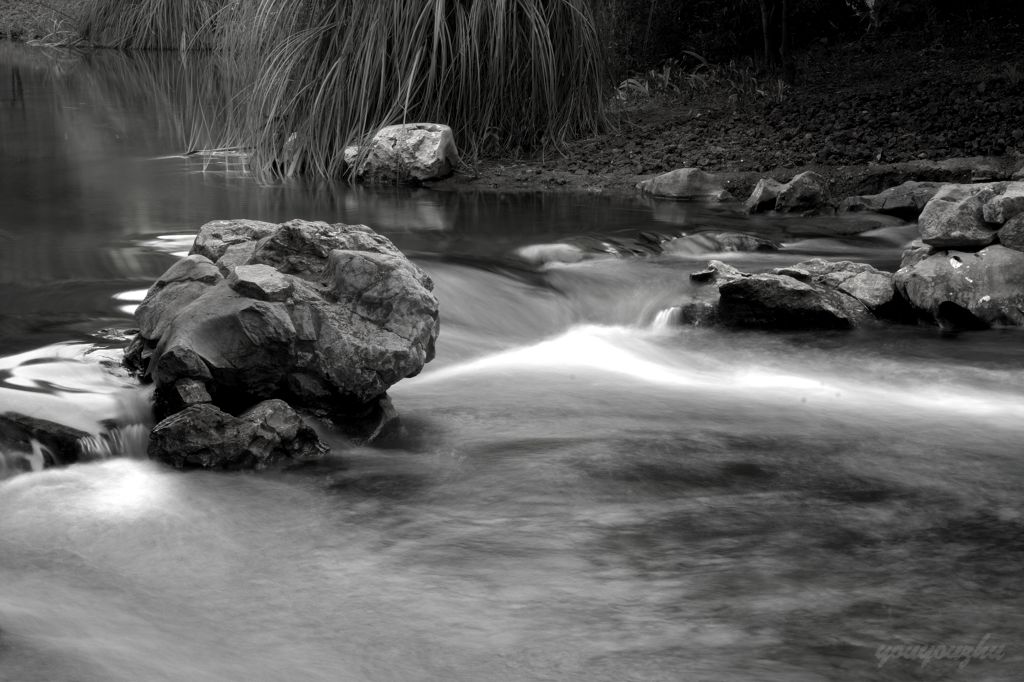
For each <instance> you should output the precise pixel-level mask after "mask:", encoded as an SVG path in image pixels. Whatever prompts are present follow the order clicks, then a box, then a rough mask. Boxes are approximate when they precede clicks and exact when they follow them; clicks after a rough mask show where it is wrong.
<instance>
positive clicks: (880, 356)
mask: <svg viewBox="0 0 1024 682" xmlns="http://www.w3.org/2000/svg"><path fill="white" fill-rule="evenodd" d="M194 68H201V65H200V64H191V65H182V64H181V63H180V62H178V61H176V60H175V58H174V57H172V56H169V55H143V56H140V57H136V58H134V59H133V58H129V57H126V56H124V55H117V54H105V53H98V54H72V53H64V52H56V51H43V50H41V49H39V48H30V47H26V46H23V45H13V44H10V43H5V42H2V41H0V294H2V295H0V413H4V412H9V411H11V412H18V413H20V414H26V415H29V416H33V417H37V418H40V419H47V420H50V421H55V422H59V423H61V424H66V425H69V426H74V427H75V428H80V429H83V430H86V431H90V432H93V433H99V431H100V430H102V428H103V427H102V424H104V423H108V424H109V423H116V424H118V425H120V426H121V427H122V432H123V434H124V435H123V437H122V438H120V439H119V440H118V443H117V445H118V447H116V448H111V449H110V452H109V453H107V454H108V455H109V456H104V457H102V458H101V459H98V460H97V461H94V462H89V463H82V464H76V465H72V466H68V467H64V468H52V469H46V470H44V471H26V470H28V469H33V468H34V467H33V466H32V464H33V461H34V460H33V453H32V452H28V451H16V450H13V449H10V448H7V450H5V451H3V452H0V680H3V681H4V682H7V681H10V682H121V681H124V682H129V681H131V682H136V681H139V680H145V681H154V682H155V681H163V680H168V681H188V682H206V681H214V680H225V681H236V680H237V681H241V680H247V681H248V680H267V681H273V680H297V681H298V680H344V681H346V682H348V681H355V682H358V681H363V680H366V681H403V682H404V681H409V680H451V681H454V680H465V681H491V680H494V681H503V680H580V681H583V680H586V681H594V682H604V681H607V682H621V681H624V680H666V681H668V680H672V681H676V680H707V681H709V682H710V681H715V682H718V681H733V680H737V681H739V680H743V681H747V680H750V681H779V682H782V681H797V682H803V681H808V682H810V681H829V680H875V679H878V680H954V679H963V680H1007V681H1009V680H1019V679H1020V674H1021V671H1022V670H1024V598H1022V597H1024V499H1022V495H1021V490H1022V489H1024V457H1022V455H1024V446H1022V443H1024V343H1022V341H1024V336H1022V332H1021V331H1020V330H1016V329H1007V330H992V331H988V332H971V333H963V334H960V335H957V336H948V337H943V336H940V335H939V334H938V332H937V330H936V329H932V328H926V327H911V326H906V327H901V326H881V327H872V328H866V329H860V330H856V331H852V332H843V333H840V332H829V333H765V332H737V331H727V330H718V329H708V328H700V327H680V326H677V325H673V324H671V323H670V318H671V315H669V314H667V313H666V312H665V311H667V310H669V309H671V307H672V306H674V305H677V304H678V303H679V302H681V301H683V300H686V298H687V297H688V296H689V295H690V294H692V291H693V289H692V287H693V284H691V282H690V280H689V278H688V276H687V275H688V273H689V272H692V271H695V270H699V269H701V268H702V267H703V264H704V263H705V262H706V261H707V260H708V259H710V258H720V259H723V260H726V261H727V262H729V263H731V264H733V265H735V266H736V267H739V268H740V269H743V270H747V271H752V270H759V269H766V268H770V267H777V266H781V265H789V264H792V263H795V262H798V261H799V260H803V259H806V258H810V257H816V256H820V257H825V258H833V259H849V260H856V261H862V262H868V263H871V264H873V265H875V266H877V267H880V268H884V269H887V270H893V269H895V268H896V267H898V262H899V254H900V250H901V248H902V246H903V245H905V244H906V243H907V242H909V241H910V240H912V239H913V238H914V237H915V236H916V230H915V227H914V226H913V225H909V226H901V225H892V226H887V227H882V228H880V229H875V230H871V231H869V232H866V233H863V234H860V235H857V236H835V235H836V233H837V232H845V231H848V230H846V229H845V228H844V229H839V228H841V227H842V226H837V219H835V218H830V219H813V220H812V219H800V218H787V219H782V218H765V217H759V218H751V217H747V216H745V215H743V214H741V213H740V212H737V211H735V210H734V209H730V208H728V207H707V206H704V207H702V206H696V205H688V204H675V203H671V202H657V201H653V200H649V199H642V198H639V197H637V198H622V197H619V198H616V197H607V196H602V195H596V194H595V195H592V196H590V195H554V194H549V195H538V194H527V193H500V192H493V193H486V194H483V193H481V194H474V193H448V192H437V191H430V190H426V189H398V188H396V189H384V190H369V189H365V188H347V187H344V186H341V185H334V184H329V183H320V184H315V185H314V184H306V183H301V182H297V181H294V182H292V181H290V182H285V183H281V184H278V185H273V186H266V185H261V184H259V183H257V182H256V181H255V180H254V179H253V178H252V177H250V176H249V175H247V174H246V173H245V172H244V170H243V168H242V167H241V165H240V163H239V162H238V160H237V158H233V157H232V156H231V155H220V156H205V157H204V156H202V155H194V156H184V155H182V151H183V150H184V149H185V147H186V144H185V138H186V137H187V134H188V133H189V127H190V125H191V126H193V127H194V125H195V123H194V107H195V101H194V97H195V96H196V93H195V92H193V91H189V90H187V88H185V86H184V85H182V83H184V84H186V85H187V84H188V83H190V82H192V80H190V79H189V78H185V77H182V75H181V73H180V72H181V71H182V70H183V69H194ZM190 116H192V117H193V118H190ZM190 120H192V121H193V122H192V123H191V124H190V123H189V121H190ZM222 218H252V219H258V220H264V221H272V222H280V221H284V220H287V219H291V218H305V219H310V220H325V221H328V222H346V223H365V224H367V225H370V226H371V227H373V228H374V229H376V230H377V231H379V232H381V233H382V234H385V235H387V236H388V237H390V238H391V239H392V240H393V241H394V242H395V243H396V245H397V246H398V247H399V248H401V249H402V250H403V251H404V252H405V253H406V254H408V255H409V256H410V257H411V258H412V259H413V260H414V261H415V262H416V263H417V264H418V265H420V266H421V267H422V268H424V269H425V270H426V271H427V272H428V273H429V274H430V275H431V277H432V278H433V279H434V281H435V283H436V291H435V293H436V294H437V297H438V300H439V301H440V305H441V319H442V321H441V336H440V338H439V341H438V347H437V351H438V354H437V358H436V359H435V360H434V362H432V363H431V364H429V365H428V366H427V367H426V368H425V370H424V371H423V372H422V374H420V375H419V376H417V377H415V378H413V379H406V380H404V381H402V382H400V383H399V384H397V385H396V386H394V387H393V388H392V390H391V391H390V395H391V397H392V399H393V401H394V404H395V407H396V408H397V410H398V412H399V413H400V415H401V419H402V423H403V427H404V428H403V432H402V434H401V436H400V437H397V438H394V439H392V440H389V441H388V442H387V444H386V446H382V447H356V448H346V447H344V445H343V443H342V442H341V439H340V438H339V437H336V436H334V435H332V433H331V432H330V431H329V430H327V429H324V430H323V435H324V437H325V439H327V440H328V442H330V443H332V444H333V445H334V446H335V447H334V450H333V452H332V454H331V455H330V456H328V457H327V458H325V459H324V460H323V461H320V462H316V463H311V464H304V465H301V466H295V467H291V468H284V469H280V470H271V471H264V472H259V473H255V474H254V473H211V472H204V471H191V472H179V471H175V470H172V469H170V468H167V467H165V466H162V465H159V464H157V463H155V462H150V461H148V460H147V459H146V456H145V427H148V426H149V425H151V424H150V422H149V421H148V420H150V416H149V405H148V394H147V393H146V391H145V390H144V389H142V388H139V387H138V386H136V385H134V384H133V383H132V382H131V381H129V380H127V379H125V378H123V377H119V376H117V375H115V374H112V373H111V372H109V371H108V370H107V369H106V368H105V367H104V362H107V363H109V362H111V361H116V359H117V357H118V353H119V349H120V348H121V347H122V346H123V343H124V332H125V330H127V329H129V328H130V327H131V326H132V324H133V321H132V318H131V312H132V310H133V309H134V306H135V305H137V304H138V302H139V301H140V300H141V297H142V296H143V295H144V293H145V290H146V288H147V287H148V286H149V285H150V284H151V283H152V282H153V281H154V280H155V279H156V277H157V276H159V275H160V274H161V273H162V272H163V271H164V270H165V269H166V268H167V267H168V266H169V265H170V264H172V263H173V262H174V261H175V259H176V258H178V257H180V256H181V255H183V254H184V253H186V252H187V251H188V249H189V247H190V245H191V242H192V239H193V237H194V235H195V233H196V231H197V230H198V228H199V227H200V226H201V225H202V224H203V223H205V222H207V221H210V220H214V219H222ZM707 231H731V232H735V231H739V232H745V233H749V234H755V235H759V236H763V237H766V238H769V239H773V240H777V241H779V242H781V243H782V248H781V249H780V250H778V251H755V252H747V253H739V252H727V253H726V252H715V251H714V250H709V249H708V247H707V244H706V242H704V241H701V240H696V241H695V242H694V243H692V244H690V243H688V242H687V241H685V240H676V242H675V243H676V244H677V247H676V248H672V249H667V250H664V251H663V252H661V251H660V250H652V251H651V252H650V253H645V252H643V249H642V248H640V249H633V250H636V251H638V253H635V254H627V255H624V251H625V250H629V249H628V248H627V247H630V245H634V244H635V243H636V240H637V235H639V234H641V233H647V234H654V235H663V236H665V237H666V238H669V237H676V236H678V235H681V234H684V233H685V234H691V235H692V234H694V233H700V232H707ZM565 240H567V241H574V243H585V244H589V245H591V246H594V245H597V249H598V250H599V249H600V248H607V249H608V250H618V251H619V253H618V254H617V255H611V254H607V255H605V256H604V257H598V258H593V259H588V260H584V261H582V262H580V263H575V264H555V265H549V266H545V267H536V266H531V265H529V264H527V263H525V262H523V261H522V260H521V259H518V258H516V256H515V254H516V252H517V250H518V249H521V248H522V247H527V246H530V245H537V244H549V243H554V242H559V241H565ZM602 245H603V246H602ZM618 247H623V248H621V249H620V248H618ZM0 447H3V446H2V443H0ZM36 454H38V453H36ZM915 646H916V647H917V648H912V647H915ZM929 647H930V648H929ZM968 649H969V652H968ZM929 652H930V653H929ZM965 652H966V653H965Z"/></svg>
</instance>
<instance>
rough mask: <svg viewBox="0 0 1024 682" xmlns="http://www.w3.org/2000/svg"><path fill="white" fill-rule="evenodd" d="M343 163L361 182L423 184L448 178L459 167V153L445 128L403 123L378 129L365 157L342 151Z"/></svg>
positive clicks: (354, 150)
mask: <svg viewBox="0 0 1024 682" xmlns="http://www.w3.org/2000/svg"><path fill="white" fill-rule="evenodd" d="M361 153H362V154H363V158H362V160H360V154H361ZM345 163H346V164H348V165H349V166H350V167H354V173H353V174H354V175H355V177H357V178H359V179H360V180H364V181H369V182H378V183H408V182H423V181H424V180H435V179H439V178H443V177H445V176H448V175H450V174H451V172H452V168H453V167H454V166H456V165H458V163H459V151H458V149H457V148H456V146H455V137H454V135H453V134H452V129H451V128H449V127H448V126H446V125H441V124H438V123H406V124H399V125H393V126H387V127H384V128H381V129H380V130H379V131H378V132H377V134H376V135H374V136H373V139H372V140H371V141H370V143H369V149H367V150H365V153H364V150H361V149H360V148H359V147H348V148H346V149H345ZM356 164H358V167H356Z"/></svg>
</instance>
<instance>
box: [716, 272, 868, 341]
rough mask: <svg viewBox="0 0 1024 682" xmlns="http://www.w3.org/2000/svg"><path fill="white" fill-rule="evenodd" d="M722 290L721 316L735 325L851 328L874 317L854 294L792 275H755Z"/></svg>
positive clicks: (783, 327) (725, 321)
mask: <svg viewBox="0 0 1024 682" xmlns="http://www.w3.org/2000/svg"><path fill="white" fill-rule="evenodd" d="M718 291H719V294H720V298H719V303H718V319H719V320H720V321H721V322H722V323H723V324H725V325H727V326H731V327H746V328H754V329H850V328H852V327H855V326H857V325H858V324H860V323H861V322H863V321H865V320H867V319H869V317H870V315H869V314H868V312H867V310H866V309H865V308H864V306H863V305H862V304H861V303H860V302H859V301H857V300H856V299H854V298H853V297H851V296H847V295H846V294H843V293H842V292H839V291H836V290H833V289H828V288H826V287H823V286H815V285H812V284H810V283H807V282H801V281H800V280H798V279H796V278H794V277H791V276H788V275H776V274H761V275H751V276H749V277H744V278H740V279H734V280H732V281H729V282H726V283H724V284H722V285H721V286H720V287H719V289H718Z"/></svg>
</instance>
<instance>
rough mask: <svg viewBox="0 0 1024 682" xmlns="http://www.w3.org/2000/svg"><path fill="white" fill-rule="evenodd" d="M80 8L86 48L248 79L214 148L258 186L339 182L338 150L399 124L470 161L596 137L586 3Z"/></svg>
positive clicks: (597, 47)
mask: <svg viewBox="0 0 1024 682" xmlns="http://www.w3.org/2000/svg"><path fill="white" fill-rule="evenodd" d="M92 1H93V3H94V5H93V7H92V9H91V10H90V12H89V13H88V19H87V21H86V24H85V25H84V26H83V30H82V33H83V35H85V37H86V38H87V39H89V40H92V41H93V42H99V43H103V44H111V45H116V46H119V47H126V48H127V47H134V48H170V47H177V48H179V49H197V48H202V47H214V48H216V49H217V50H218V51H219V52H220V54H221V55H222V57H223V59H224V60H226V61H228V62H230V63H231V64H232V65H233V66H232V67H231V68H232V69H233V70H234V71H236V72H243V73H245V74H246V75H245V77H244V78H243V79H242V80H243V82H245V83H247V86H246V87H244V88H243V89H242V90H241V91H240V92H239V94H238V97H237V101H236V103H235V107H234V112H233V115H232V116H231V117H226V120H227V121H228V124H229V125H228V128H229V130H228V133H227V134H226V135H225V137H224V139H223V140H221V142H220V144H221V146H227V147H241V146H244V147H249V148H252V149H253V154H252V162H253V169H254V170H256V171H257V172H274V173H283V174H285V175H295V174H299V173H303V174H305V173H313V174H318V175H324V176H328V177H337V176H339V175H341V174H342V173H343V171H344V162H343V160H342V158H343V150H344V149H345V147H346V146H347V145H349V144H353V143H359V142H360V141H362V140H364V139H365V138H366V136H367V135H369V134H372V133H373V132H374V131H375V130H377V129H378V128H380V127H381V126H383V125H387V124H391V123H399V122H403V121H409V122H412V121H423V120H429V121H435V122H439V123H446V124H448V125H450V126H451V127H452V128H453V130H454V131H455V134H456V139H457V140H458V141H459V144H460V146H461V147H462V149H463V152H464V153H465V155H466V156H467V157H469V158H473V157H475V156H477V155H478V154H480V153H482V152H501V153H512V154H517V153H521V152H525V151H527V150H531V149H536V148H538V147H544V146H557V145H559V144H561V143H562V142H564V141H565V140H566V139H568V138H573V137H578V136H584V135H589V134H593V133H596V132H598V131H599V130H600V129H602V128H603V127H604V125H605V123H606V121H605V118H604V102H603V95H604V93H605V91H606V90H607V88H608V84H607V83H606V81H605V77H604V72H605V70H604V65H605V59H604V56H605V55H604V49H603V45H602V40H601V39H600V36H599V32H598V28H597V25H596V21H595V14H594V8H593V7H592V5H593V4H594V2H595V0H375V1H374V2H368V1H366V0H92ZM237 112H244V114H243V115H240V116H238V115H234V114H235V113H237Z"/></svg>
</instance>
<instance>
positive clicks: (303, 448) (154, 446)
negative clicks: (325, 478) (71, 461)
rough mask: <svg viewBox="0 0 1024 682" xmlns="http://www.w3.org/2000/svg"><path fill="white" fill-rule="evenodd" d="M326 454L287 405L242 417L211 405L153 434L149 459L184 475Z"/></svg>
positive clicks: (259, 408)
mask: <svg viewBox="0 0 1024 682" xmlns="http://www.w3.org/2000/svg"><path fill="white" fill-rule="evenodd" d="M325 450H326V448H325V447H324V446H323V444H322V443H321V442H320V439H319V438H318V437H317V435H316V433H315V432H314V431H313V430H312V429H311V428H310V427H309V426H307V425H306V423H305V422H304V421H303V420H302V418H301V417H300V416H299V415H298V413H296V412H295V410H293V409H292V408H291V407H289V406H288V404H287V403H285V402H284V401H283V400H267V401H264V402H261V403H258V404H257V405H255V406H253V407H252V408H251V409H249V410H247V411H245V412H243V413H242V414H241V415H240V416H238V417H235V416H232V415H231V414H228V413H227V412H224V411H223V410H221V409H220V408H218V407H216V406H214V405H211V404H201V405H193V406H190V407H188V408H186V409H184V410H182V411H181V412H178V413H177V414H174V415H171V416H170V417H167V418H166V419H164V420H163V421H161V422H160V423H159V424H157V425H156V426H155V427H154V428H153V433H152V434H151V435H150V440H149V449H148V454H149V456H150V458H152V459H157V460H160V461H162V462H165V463H167V464H170V465H172V466H175V467H177V468H179V469H186V468H196V467H202V468H205V469H262V468H265V467H267V466H270V465H271V464H275V463H277V462H281V461H287V460H297V459H311V458H316V457H319V456H320V455H322V454H323V453H324V451H325Z"/></svg>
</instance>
